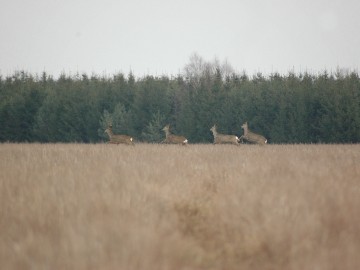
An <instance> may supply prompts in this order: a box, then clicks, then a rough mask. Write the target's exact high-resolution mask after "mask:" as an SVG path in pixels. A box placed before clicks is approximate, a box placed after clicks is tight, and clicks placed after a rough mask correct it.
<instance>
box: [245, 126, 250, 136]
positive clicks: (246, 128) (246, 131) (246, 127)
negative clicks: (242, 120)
mask: <svg viewBox="0 0 360 270" xmlns="http://www.w3.org/2000/svg"><path fill="white" fill-rule="evenodd" d="M248 132H249V128H248V126H244V135H245V136H246V135H247V134H248Z"/></svg>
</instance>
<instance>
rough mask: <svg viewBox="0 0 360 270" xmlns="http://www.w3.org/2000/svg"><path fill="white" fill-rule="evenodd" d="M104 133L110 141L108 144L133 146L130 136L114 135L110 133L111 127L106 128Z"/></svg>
mask: <svg viewBox="0 0 360 270" xmlns="http://www.w3.org/2000/svg"><path fill="white" fill-rule="evenodd" d="M105 133H107V135H108V136H109V139H110V140H109V142H108V143H113V144H119V143H124V144H130V145H135V144H134V139H133V138H132V137H131V136H128V135H119V134H114V133H113V131H112V125H109V126H108V128H107V129H105Z"/></svg>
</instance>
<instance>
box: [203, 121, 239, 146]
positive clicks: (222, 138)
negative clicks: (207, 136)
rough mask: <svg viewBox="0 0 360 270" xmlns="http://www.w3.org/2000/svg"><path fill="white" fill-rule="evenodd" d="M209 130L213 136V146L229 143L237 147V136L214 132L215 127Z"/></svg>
mask: <svg viewBox="0 0 360 270" xmlns="http://www.w3.org/2000/svg"><path fill="white" fill-rule="evenodd" d="M210 130H211V131H212V133H213V135H214V144H222V143H224V144H225V143H229V144H236V145H239V138H238V137H237V136H235V135H225V134H220V133H218V132H217V131H216V125H214V126H213V127H212V128H211V129H210Z"/></svg>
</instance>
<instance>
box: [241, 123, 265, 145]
mask: <svg viewBox="0 0 360 270" xmlns="http://www.w3.org/2000/svg"><path fill="white" fill-rule="evenodd" d="M241 128H242V129H243V130H244V135H242V136H241V137H240V139H245V140H246V141H248V142H250V143H256V144H261V145H263V144H266V143H267V139H266V138H265V137H264V136H261V135H259V134H256V133H254V132H252V131H250V129H249V127H248V123H247V122H245V123H244V124H243V125H242V126H241Z"/></svg>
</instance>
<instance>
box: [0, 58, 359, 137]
mask: <svg viewBox="0 0 360 270" xmlns="http://www.w3.org/2000/svg"><path fill="white" fill-rule="evenodd" d="M245 121H247V122H248V123H249V128H250V129H251V130H253V131H254V132H256V133H259V134H263V135H264V136H265V137H266V138H267V139H268V142H269V143H359V142H360V79H359V74H358V73H357V72H347V73H346V72H340V71H337V72H335V73H331V74H329V73H328V72H327V71H324V72H322V73H319V74H310V73H306V72H305V73H302V74H295V73H292V72H289V73H288V74H285V75H281V74H278V73H273V74H270V75H268V76H264V75H262V74H261V73H258V74H255V75H253V76H248V75H247V74H246V73H244V72H243V73H237V72H234V71H233V70H232V68H231V66H230V65H228V64H227V63H219V62H218V61H213V62H207V61H205V60H203V59H202V58H201V57H198V56H196V55H195V56H193V57H192V58H191V59H190V62H189V64H187V65H186V66H185V68H184V72H183V73H182V74H179V75H177V76H144V77H142V78H136V77H135V76H134V75H133V74H132V73H130V74H127V75H126V74H123V73H118V74H115V75H112V76H97V75H91V76H88V75H87V74H81V75H79V74H77V75H73V76H70V75H66V74H62V75H60V76H59V78H57V79H54V78H53V77H52V76H50V75H48V74H46V73H45V72H44V73H43V74H41V75H33V74H29V73H27V72H24V71H18V72H14V74H13V75H11V76H6V77H3V76H2V75H0V141H1V142H6V141H9V142H83V143H96V142H101V141H106V140H107V139H108V137H107V135H106V134H105V133H104V130H105V129H106V127H107V126H108V125H109V124H110V123H111V124H112V126H113V130H114V133H122V134H128V135H130V136H133V137H134V138H135V139H136V140H137V141H145V142H160V141H162V140H163V139H164V136H165V135H164V133H163V131H162V128H163V127H164V126H165V125H166V124H170V130H171V131H172V133H174V134H182V135H184V136H186V137H187V138H188V140H189V143H209V142H212V140H213V138H212V134H211V131H210V128H211V127H212V126H213V125H214V124H216V125H217V128H218V130H219V132H221V133H225V134H235V135H239V136H241V135H242V129H241V125H242V124H243V123H244V122H245Z"/></svg>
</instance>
